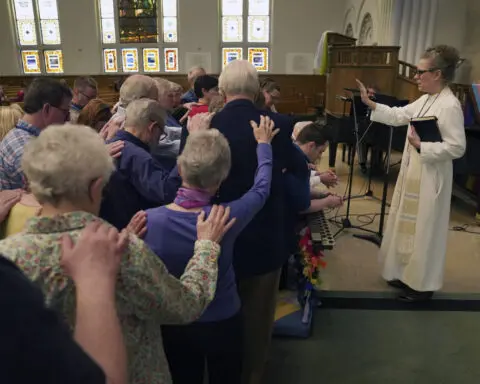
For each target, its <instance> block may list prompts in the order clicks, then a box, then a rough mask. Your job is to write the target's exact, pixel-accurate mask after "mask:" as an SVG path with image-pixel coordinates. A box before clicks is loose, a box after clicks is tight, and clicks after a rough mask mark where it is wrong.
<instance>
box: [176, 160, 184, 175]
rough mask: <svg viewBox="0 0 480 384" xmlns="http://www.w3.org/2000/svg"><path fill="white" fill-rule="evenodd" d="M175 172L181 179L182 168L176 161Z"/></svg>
mask: <svg viewBox="0 0 480 384" xmlns="http://www.w3.org/2000/svg"><path fill="white" fill-rule="evenodd" d="M177 171H178V174H179V175H180V178H183V176H182V167H181V165H180V162H179V161H177Z"/></svg>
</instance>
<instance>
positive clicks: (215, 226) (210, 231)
mask: <svg viewBox="0 0 480 384" xmlns="http://www.w3.org/2000/svg"><path fill="white" fill-rule="evenodd" d="M229 218H230V207H227V208H225V207H224V206H222V205H214V206H213V207H212V209H211V211H210V214H209V215H208V218H207V219H205V212H204V211H202V212H200V214H199V215H198V219H197V239H198V240H210V241H213V242H215V243H220V242H221V241H222V239H223V236H224V235H225V233H227V232H228V230H229V229H230V228H232V226H233V224H235V221H236V219H235V218H232V219H231V220H229Z"/></svg>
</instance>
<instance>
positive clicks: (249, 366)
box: [238, 269, 281, 384]
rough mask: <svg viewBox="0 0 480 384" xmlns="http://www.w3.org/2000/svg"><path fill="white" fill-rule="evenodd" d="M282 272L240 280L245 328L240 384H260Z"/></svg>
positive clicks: (239, 287)
mask: <svg viewBox="0 0 480 384" xmlns="http://www.w3.org/2000/svg"><path fill="white" fill-rule="evenodd" d="M280 273H281V269H278V270H275V271H273V272H270V273H267V274H265V275H259V276H253V277H248V278H245V279H239V281H238V291H239V294H240V299H241V302H242V315H243V327H244V333H243V335H244V343H243V347H244V350H243V365H242V366H243V369H242V384H260V383H262V377H263V373H264V369H265V363H266V362H267V359H268V355H269V348H270V340H271V338H272V329H273V320H274V316H275V307H276V301H277V294H278V284H279V280H280Z"/></svg>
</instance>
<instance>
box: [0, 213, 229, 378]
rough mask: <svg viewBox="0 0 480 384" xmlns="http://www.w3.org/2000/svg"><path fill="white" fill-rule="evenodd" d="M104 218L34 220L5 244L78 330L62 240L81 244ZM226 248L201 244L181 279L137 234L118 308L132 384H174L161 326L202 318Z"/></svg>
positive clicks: (0, 248) (2, 250)
mask: <svg viewBox="0 0 480 384" xmlns="http://www.w3.org/2000/svg"><path fill="white" fill-rule="evenodd" d="M93 220H100V219H99V218H98V217H96V216H94V215H91V214H89V213H85V212H72V213H68V214H64V215H60V216H56V217H53V218H52V217H33V218H31V219H29V221H28V222H27V225H26V228H25V232H23V233H20V234H17V235H14V236H11V237H8V238H7V239H5V240H2V241H0V254H2V255H4V256H5V257H6V258H8V259H10V260H12V261H13V262H15V263H16V264H17V265H18V266H19V267H20V268H21V269H22V270H23V272H24V273H25V274H26V275H27V276H28V277H29V278H30V279H31V280H33V281H34V282H36V283H37V284H38V285H39V286H40V287H41V288H42V290H43V292H44V294H45V296H46V300H47V304H48V305H49V306H51V307H54V308H55V309H57V310H58V312H60V313H62V314H63V315H64V316H65V317H66V320H67V322H68V323H69V324H70V326H71V327H72V329H73V326H74V323H75V288H74V283H73V281H72V280H70V279H69V278H68V277H67V276H66V275H65V274H64V272H63V271H62V268H61V267H60V256H61V255H60V241H59V240H60V236H61V235H62V234H64V233H68V234H69V235H70V236H71V237H72V238H73V240H76V238H77V237H78V235H79V233H80V231H81V230H82V229H83V228H84V227H85V225H86V224H87V223H89V222H91V221H93ZM219 253H220V247H219V246H218V245H217V244H215V243H213V242H211V241H206V240H203V241H197V242H196V243H195V250H194V256H193V257H192V259H191V261H190V263H189V264H188V265H187V267H186V269H185V272H184V274H183V275H182V276H181V278H180V279H176V278H175V277H173V276H172V275H170V274H169V273H168V270H167V268H166V267H165V265H164V264H163V263H162V261H161V260H160V259H159V258H158V257H157V256H156V255H155V254H154V253H153V252H152V251H151V250H150V249H149V248H148V247H147V246H146V245H145V243H144V242H143V241H142V240H140V239H138V238H137V237H136V236H134V235H131V236H130V239H129V244H128V249H127V251H126V254H125V255H124V258H123V260H122V264H121V268H120V273H119V276H118V281H117V289H116V296H117V310H118V314H119V317H120V321H121V323H122V327H123V329H124V335H125V343H126V345H127V351H128V363H129V376H130V377H129V383H134V384H160V383H161V384H164V383H171V378H170V373H169V370H168V364H167V361H166V358H165V354H164V351H163V343H162V336H161V331H160V328H161V327H160V325H161V324H181V323H189V322H192V321H194V320H196V319H197V318H198V317H199V316H200V315H201V314H202V312H203V310H204V309H205V308H206V307H207V306H208V304H209V303H210V301H211V300H212V299H213V296H214V294H215V288H216V281H217V272H218V269H217V258H218V255H219Z"/></svg>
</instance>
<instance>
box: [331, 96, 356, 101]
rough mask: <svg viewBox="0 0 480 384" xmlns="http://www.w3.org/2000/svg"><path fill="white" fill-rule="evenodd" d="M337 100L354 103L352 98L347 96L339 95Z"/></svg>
mask: <svg viewBox="0 0 480 384" xmlns="http://www.w3.org/2000/svg"><path fill="white" fill-rule="evenodd" d="M335 98H336V99H337V100H341V101H352V98H351V97H346V96H340V95H337V96H335Z"/></svg>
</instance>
